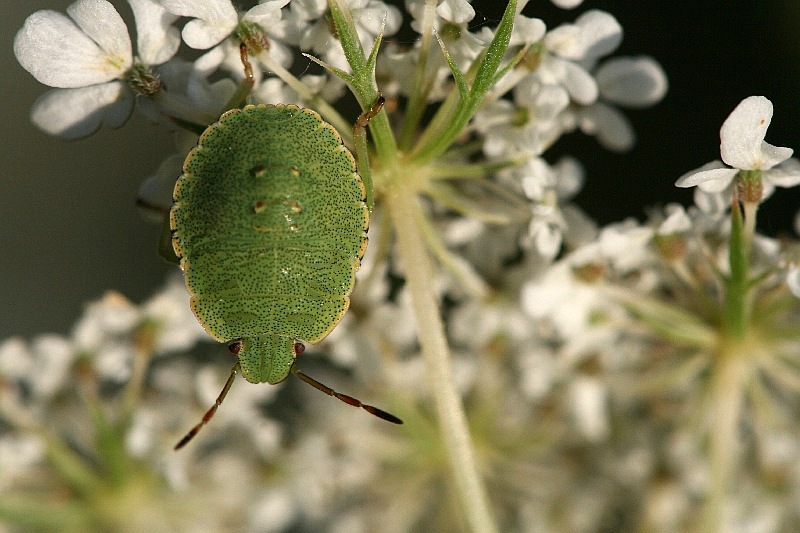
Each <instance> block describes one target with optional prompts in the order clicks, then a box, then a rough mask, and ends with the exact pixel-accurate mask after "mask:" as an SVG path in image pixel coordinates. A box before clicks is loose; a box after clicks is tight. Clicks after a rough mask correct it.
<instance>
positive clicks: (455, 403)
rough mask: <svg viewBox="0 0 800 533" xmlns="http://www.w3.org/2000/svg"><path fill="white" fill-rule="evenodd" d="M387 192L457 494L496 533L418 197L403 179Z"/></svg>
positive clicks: (472, 522) (486, 531)
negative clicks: (453, 364)
mask: <svg viewBox="0 0 800 533" xmlns="http://www.w3.org/2000/svg"><path fill="white" fill-rule="evenodd" d="M391 184H392V186H391V187H390V189H389V191H388V198H387V202H386V203H387V205H388V206H389V211H390V215H391V218H392V222H393V226H394V230H395V235H396V236H397V244H398V252H399V255H400V262H401V263H402V265H403V269H404V273H405V276H406V283H407V287H408V290H409V292H410V294H411V302H412V306H413V309H414V317H415V320H416V323H417V330H418V332H419V333H418V335H419V341H420V345H421V347H422V355H423V357H424V358H425V362H426V365H427V370H428V376H429V377H430V384H431V387H432V390H433V398H434V404H435V407H436V414H437V418H438V425H439V428H440V431H441V434H442V440H443V443H444V446H445V450H446V452H447V457H448V460H449V461H450V469H451V472H452V475H453V478H454V481H455V488H456V494H457V496H458V500H459V503H460V504H461V509H462V511H463V513H464V516H465V517H466V520H467V523H468V524H469V527H470V530H471V531H474V532H476V533H477V532H480V533H492V532H495V531H497V527H496V526H495V523H494V518H493V517H492V513H491V511H490V509H489V504H488V499H487V497H486V490H485V489H484V487H483V482H482V480H481V476H480V474H479V472H478V466H477V462H476V460H475V452H474V450H473V446H472V440H471V437H470V433H469V428H468V426H467V419H466V415H465V414H464V408H463V406H462V404H461V398H460V396H459V394H458V390H457V389H456V385H455V381H454V379H453V373H452V369H451V364H450V354H449V349H448V346H447V338H446V336H445V332H444V324H443V323H442V319H441V316H440V314H439V305H438V301H437V299H436V294H435V293H434V291H432V290H431V288H432V287H433V286H434V282H433V270H432V267H431V261H430V257H429V256H428V253H427V250H426V248H425V238H424V236H423V234H422V231H421V229H420V227H419V225H418V223H417V221H418V217H419V213H418V207H417V205H416V203H415V201H416V198H415V195H414V193H413V191H411V190H407V189H405V188H404V187H403V185H402V184H403V181H402V180H399V179H393V180H392V181H391Z"/></svg>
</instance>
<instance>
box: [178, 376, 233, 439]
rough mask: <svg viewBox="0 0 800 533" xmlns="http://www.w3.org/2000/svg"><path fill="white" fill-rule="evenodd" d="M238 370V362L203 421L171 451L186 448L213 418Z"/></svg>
mask: <svg viewBox="0 0 800 533" xmlns="http://www.w3.org/2000/svg"><path fill="white" fill-rule="evenodd" d="M240 370H241V367H240V366H239V363H238V362H237V363H236V364H235V365H233V368H232V369H231V375H230V376H229V377H228V381H226V382H225V386H224V387H222V391H221V392H220V393H219V396H217V400H216V401H215V402H214V405H212V406H211V409H209V410H208V411H206V414H204V415H203V419H202V420H200V422H198V423H197V425H196V426H194V427H193V428H192V429H191V430H189V433H187V434H186V435H185V436H184V437H183V438H182V439H181V440H180V442H178V444H176V445H175V448H173V449H175V450H180V449H181V448H183V447H184V446H186V444H187V443H188V442H189V441H190V440H192V439H193V438H194V436H195V435H197V433H198V432H199V431H200V429H201V428H202V427H203V426H205V425H206V424H207V423H208V421H209V420H211V418H212V417H213V416H214V413H216V412H217V408H218V407H219V406H220V404H222V400H224V399H225V396H227V395H228V391H229V390H230V389H231V385H233V380H234V379H235V378H236V373H237V372H239V371H240Z"/></svg>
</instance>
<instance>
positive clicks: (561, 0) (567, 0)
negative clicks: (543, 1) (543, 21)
mask: <svg viewBox="0 0 800 533" xmlns="http://www.w3.org/2000/svg"><path fill="white" fill-rule="evenodd" d="M550 1H551V2H553V5H554V6H556V7H560V8H561V9H572V8H575V7H578V6H579V5H581V4H582V3H583V0H550Z"/></svg>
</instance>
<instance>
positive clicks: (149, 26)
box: [128, 0, 181, 65]
mask: <svg viewBox="0 0 800 533" xmlns="http://www.w3.org/2000/svg"><path fill="white" fill-rule="evenodd" d="M128 3H129V4H130V6H131V9H132V10H133V17H134V19H136V52H137V55H138V56H139V59H141V60H142V61H143V62H144V64H145V65H160V64H161V63H165V62H166V61H167V60H168V59H170V58H171V57H172V56H174V55H175V53H176V52H177V51H178V47H179V46H180V45H181V36H180V32H178V28H175V27H173V26H172V23H173V22H175V21H176V20H177V19H178V16H177V15H174V14H172V13H169V12H168V11H167V10H166V9H164V7H163V6H162V5H161V4H159V3H157V2H156V1H155V0H128Z"/></svg>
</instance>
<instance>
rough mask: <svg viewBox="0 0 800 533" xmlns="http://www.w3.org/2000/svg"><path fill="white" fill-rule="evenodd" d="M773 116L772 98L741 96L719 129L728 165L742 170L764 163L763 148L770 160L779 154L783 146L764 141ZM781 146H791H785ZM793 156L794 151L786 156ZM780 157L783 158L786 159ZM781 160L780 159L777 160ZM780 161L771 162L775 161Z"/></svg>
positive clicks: (757, 166) (722, 151)
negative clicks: (743, 97) (778, 147)
mask: <svg viewBox="0 0 800 533" xmlns="http://www.w3.org/2000/svg"><path fill="white" fill-rule="evenodd" d="M771 120H772V102H770V101H769V100H768V99H766V98H764V97H763V96H750V97H748V98H745V99H744V100H742V102H741V103H740V104H739V105H738V106H736V109H734V110H733V112H731V114H730V115H729V116H728V118H727V119H725V122H724V123H723V124H722V128H721V129H720V132H719V137H720V154H722V160H723V161H725V163H727V164H728V165H730V166H732V167H734V168H738V169H742V170H756V169H765V168H764V167H762V163H763V155H762V150H763V149H765V148H766V152H767V154H768V160H769V161H774V160H775V159H776V158H777V157H780V150H781V149H778V151H777V152H776V150H775V147H772V146H770V145H766V146H765V144H766V143H764V136H765V135H766V133H767V128H768V127H769V123H770V121H771ZM782 150H788V148H786V149H782ZM789 157H791V152H790V153H789V154H788V155H786V156H785V157H784V158H783V159H787V158H789ZM783 159H781V161H782V160H783ZM778 162H780V161H778ZM775 164H777V163H776V162H772V165H770V166H769V167H766V168H770V167H771V166H773V165H775Z"/></svg>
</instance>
